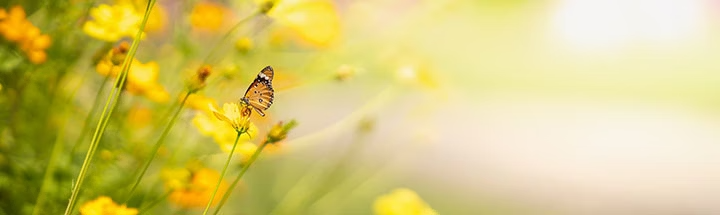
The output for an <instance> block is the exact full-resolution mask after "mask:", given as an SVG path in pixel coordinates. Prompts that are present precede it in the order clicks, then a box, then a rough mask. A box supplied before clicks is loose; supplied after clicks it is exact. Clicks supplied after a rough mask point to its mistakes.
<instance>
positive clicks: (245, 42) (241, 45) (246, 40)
mask: <svg viewBox="0 0 720 215" xmlns="http://www.w3.org/2000/svg"><path fill="white" fill-rule="evenodd" d="M235 48H237V50H238V51H240V52H242V53H247V52H248V51H250V49H252V48H253V41H252V39H250V37H242V38H240V39H238V40H237V42H235Z"/></svg>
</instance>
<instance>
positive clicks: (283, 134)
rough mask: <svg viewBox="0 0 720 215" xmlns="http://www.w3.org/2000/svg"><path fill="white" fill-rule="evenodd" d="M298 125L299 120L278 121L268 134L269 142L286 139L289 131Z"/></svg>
mask: <svg viewBox="0 0 720 215" xmlns="http://www.w3.org/2000/svg"><path fill="white" fill-rule="evenodd" d="M295 126H297V121H295V120H290V122H288V123H283V122H278V123H277V124H275V125H274V126H273V127H272V128H271V129H270V131H269V132H268V135H267V141H266V142H267V143H268V144H273V143H277V142H280V141H283V140H285V138H287V134H288V132H290V130H291V129H293V128H295Z"/></svg>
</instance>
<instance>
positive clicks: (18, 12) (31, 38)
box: [0, 6, 51, 64]
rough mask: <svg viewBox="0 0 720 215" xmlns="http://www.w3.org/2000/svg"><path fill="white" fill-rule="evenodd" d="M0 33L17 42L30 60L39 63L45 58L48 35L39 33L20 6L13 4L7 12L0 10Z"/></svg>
mask: <svg viewBox="0 0 720 215" xmlns="http://www.w3.org/2000/svg"><path fill="white" fill-rule="evenodd" d="M0 35H3V37H4V38H5V39H6V40H8V41H11V42H15V43H17V45H18V46H19V47H20V50H22V51H23V52H25V55H26V56H27V58H28V60H30V62H32V63H34V64H40V63H43V62H45V61H46V60H47V54H46V53H45V49H47V48H48V47H50V43H51V39H50V36H48V35H46V34H41V33H40V29H39V28H37V27H35V26H34V25H33V24H32V23H30V21H28V20H27V19H26V17H25V10H24V9H23V8H22V7H20V6H14V7H12V8H11V9H10V12H9V13H8V12H6V11H5V9H2V10H0Z"/></svg>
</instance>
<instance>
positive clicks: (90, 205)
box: [80, 196, 138, 215]
mask: <svg viewBox="0 0 720 215" xmlns="http://www.w3.org/2000/svg"><path fill="white" fill-rule="evenodd" d="M80 214H82V215H135V214H138V210H137V209H135V208H128V207H126V206H125V205H117V204H116V203H115V202H113V200H112V199H110V197H107V196H100V197H98V198H97V199H95V200H92V201H89V202H86V203H85V204H83V206H82V207H80Z"/></svg>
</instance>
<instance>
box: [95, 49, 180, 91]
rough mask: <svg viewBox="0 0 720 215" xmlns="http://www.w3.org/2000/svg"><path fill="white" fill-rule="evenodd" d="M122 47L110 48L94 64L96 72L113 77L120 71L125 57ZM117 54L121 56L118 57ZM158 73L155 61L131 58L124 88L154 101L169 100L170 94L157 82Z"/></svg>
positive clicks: (158, 67) (158, 68) (158, 69)
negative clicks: (145, 61)
mask: <svg viewBox="0 0 720 215" xmlns="http://www.w3.org/2000/svg"><path fill="white" fill-rule="evenodd" d="M122 47H123V45H120V47H119V48H114V49H112V50H110V51H109V53H108V54H107V55H106V56H105V57H104V58H103V59H101V60H100V61H99V62H98V63H97V65H95V70H96V71H97V73H99V74H101V75H104V76H108V75H109V76H113V77H114V76H117V75H118V74H119V73H120V71H121V70H122V61H123V60H124V57H125V53H123V51H122V50H123V48H122ZM117 56H122V57H121V58H119V57H117ZM159 73H160V66H159V65H158V64H157V63H156V62H154V61H150V62H148V63H145V64H143V63H142V62H140V61H139V60H137V59H132V65H131V66H130V71H128V76H127V82H126V85H125V89H127V91H128V92H130V93H133V94H136V95H143V96H145V97H147V98H148V99H150V100H152V101H155V102H167V101H168V100H170V94H169V93H168V92H167V91H166V90H165V88H164V87H163V86H162V85H160V83H158V76H159Z"/></svg>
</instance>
